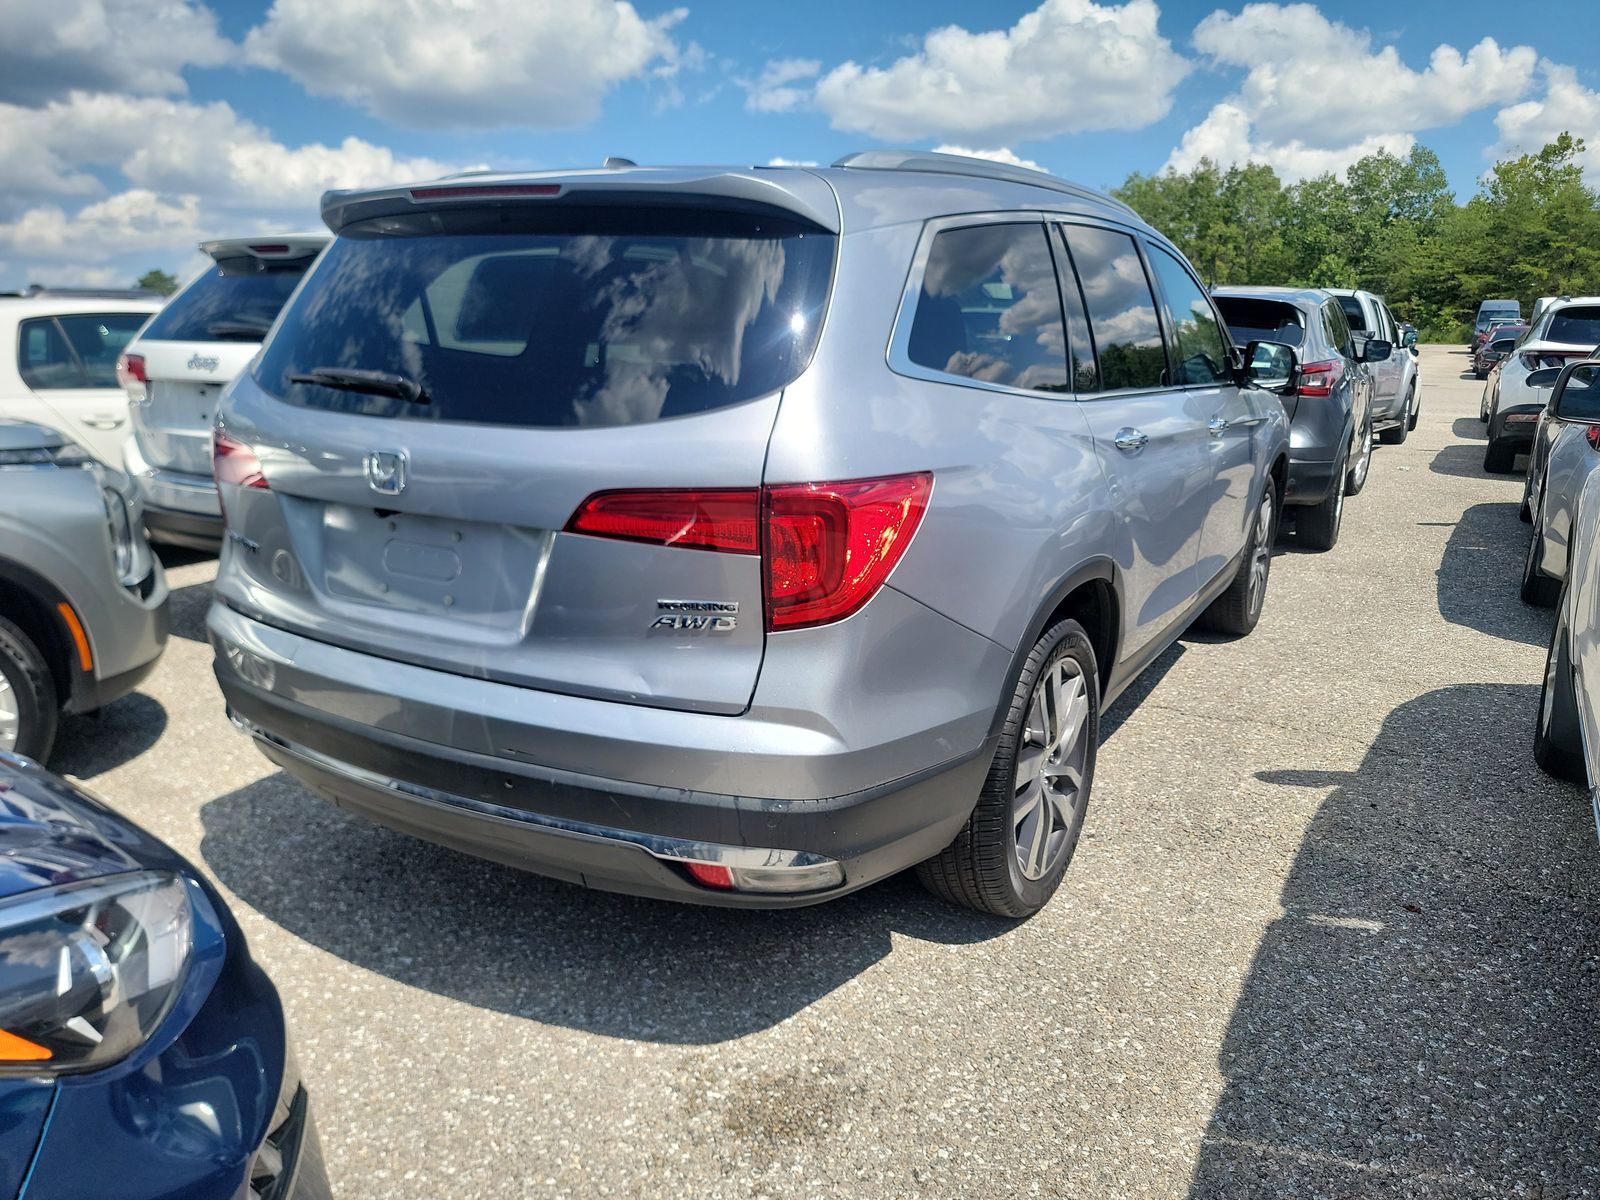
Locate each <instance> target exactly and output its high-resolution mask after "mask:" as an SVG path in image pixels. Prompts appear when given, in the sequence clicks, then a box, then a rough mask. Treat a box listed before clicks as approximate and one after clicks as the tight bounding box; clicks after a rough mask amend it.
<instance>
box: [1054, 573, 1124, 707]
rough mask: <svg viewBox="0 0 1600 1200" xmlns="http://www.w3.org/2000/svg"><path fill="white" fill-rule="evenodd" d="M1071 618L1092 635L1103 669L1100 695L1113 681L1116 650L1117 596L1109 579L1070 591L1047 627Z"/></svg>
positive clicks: (1090, 639) (1095, 651) (1101, 668)
mask: <svg viewBox="0 0 1600 1200" xmlns="http://www.w3.org/2000/svg"><path fill="white" fill-rule="evenodd" d="M1067 617H1071V618H1072V619H1073V620H1074V621H1076V622H1077V623H1078V624H1079V625H1082V626H1083V628H1084V630H1085V631H1086V632H1087V633H1088V634H1089V643H1090V645H1092V646H1093V647H1094V660H1095V662H1096V663H1097V664H1098V665H1099V667H1100V692H1101V694H1102V695H1104V694H1105V689H1106V685H1107V684H1109V683H1110V682H1111V664H1112V663H1113V662H1114V661H1115V659H1116V651H1117V637H1118V632H1119V631H1118V629H1117V594H1116V591H1115V589H1114V588H1112V586H1111V581H1110V580H1109V579H1091V580H1089V581H1088V582H1087V583H1083V584H1080V585H1079V586H1078V587H1077V588H1075V589H1073V590H1072V591H1071V592H1069V593H1068V594H1067V595H1066V596H1065V597H1064V598H1063V599H1062V601H1061V603H1060V604H1058V605H1056V607H1055V610H1054V611H1053V612H1051V614H1050V616H1049V618H1048V619H1047V620H1046V621H1045V623H1044V627H1045V628H1046V629H1049V628H1050V626H1052V625H1054V624H1055V623H1056V622H1057V621H1060V620H1064V619H1065V618H1067Z"/></svg>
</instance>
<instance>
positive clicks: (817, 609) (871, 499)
mask: <svg viewBox="0 0 1600 1200" xmlns="http://www.w3.org/2000/svg"><path fill="white" fill-rule="evenodd" d="M932 490H933V476H932V475H929V474H927V473H926V472H923V473H919V474H916V475H895V476H891V477H889V478H885V479H863V480H857V481H854V482H850V483H797V484H784V485H781V486H777V487H768V488H766V489H764V491H765V495H764V503H763V505H762V508H763V511H764V516H765V518H766V535H767V538H766V547H765V554H764V556H763V561H762V568H763V570H764V571H765V573H766V592H767V628H769V629H794V628H798V627H800V626H804V625H822V624H825V623H826V622H828V621H839V620H843V619H844V618H845V617H848V616H849V615H850V614H851V613H853V612H856V611H857V610H858V609H860V608H861V606H862V605H863V604H865V603H866V602H867V601H868V600H870V599H872V597H873V596H874V595H875V594H876V593H877V590H878V589H879V588H880V587H882V586H883V583H884V580H886V579H888V578H889V573H890V572H891V571H893V570H894V568H895V564H897V563H898V562H899V561H900V557H901V555H903V554H904V553H905V551H906V547H907V546H909V545H910V544H911V538H912V535H914V534H915V533H916V531H917V526H918V525H919V524H920V523H921V522H922V514H923V512H924V511H925V510H926V509H927V507H928V495H929V493H930V492H931V491H932Z"/></svg>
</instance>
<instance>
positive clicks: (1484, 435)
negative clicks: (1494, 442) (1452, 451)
mask: <svg viewBox="0 0 1600 1200" xmlns="http://www.w3.org/2000/svg"><path fill="white" fill-rule="evenodd" d="M1450 432H1451V434H1452V435H1454V436H1455V437H1458V438H1460V439H1461V440H1462V441H1464V442H1477V443H1479V444H1480V445H1481V444H1482V443H1484V442H1487V441H1488V440H1489V427H1488V426H1487V425H1485V424H1484V423H1483V422H1482V421H1480V420H1478V418H1477V417H1457V418H1456V419H1455V420H1454V421H1452V422H1450Z"/></svg>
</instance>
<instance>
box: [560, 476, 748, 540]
mask: <svg viewBox="0 0 1600 1200" xmlns="http://www.w3.org/2000/svg"><path fill="white" fill-rule="evenodd" d="M760 512H761V493H760V492H759V491H758V490H757V489H755V488H713V489H706V490H693V489H688V488H682V489H679V488H667V489H663V490H661V491H654V492H643V491H641V492H598V493H596V494H595V495H593V496H590V497H589V498H588V499H587V500H585V501H584V502H583V503H582V504H581V505H580V506H579V507H578V511H577V512H575V513H573V514H572V520H570V521H568V522H567V532H568V533H592V534H595V535H596V536H598V537H610V538H621V539H623V540H624V541H629V542H651V543H654V544H656V545H660V546H678V547H682V548H684V549H690V550H724V551H728V552H730V553H733V554H758V553H760V551H761V539H760V531H759V525H760Z"/></svg>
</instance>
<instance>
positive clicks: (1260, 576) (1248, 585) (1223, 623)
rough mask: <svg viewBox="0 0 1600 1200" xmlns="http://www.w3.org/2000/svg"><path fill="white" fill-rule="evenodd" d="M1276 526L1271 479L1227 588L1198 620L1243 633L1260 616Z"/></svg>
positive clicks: (1275, 499)
mask: <svg viewBox="0 0 1600 1200" xmlns="http://www.w3.org/2000/svg"><path fill="white" fill-rule="evenodd" d="M1277 527H1278V490H1277V485H1276V484H1274V483H1273V482H1272V480H1270V479H1269V480H1268V481H1267V486H1266V487H1265V488H1264V489H1263V490H1262V493H1261V501H1260V503H1259V504H1257V505H1256V516H1255V522H1254V524H1253V525H1252V527H1251V530H1250V537H1249V538H1248V539H1247V541H1246V542H1245V548H1244V558H1243V560H1241V561H1240V563H1239V570H1238V572H1237V573H1236V574H1235V575H1234V577H1233V582H1231V583H1230V584H1228V590H1227V591H1225V592H1223V593H1222V595H1220V596H1218V597H1217V598H1216V599H1215V600H1213V601H1212V602H1211V606H1210V607H1209V608H1207V609H1206V610H1205V612H1203V613H1201V614H1200V619H1199V621H1198V622H1197V624H1198V625H1199V626H1200V627H1201V628H1202V629H1210V630H1213V631H1215V632H1217V633H1231V634H1234V635H1235V636H1237V637H1243V636H1244V635H1245V634H1247V633H1249V632H1250V631H1251V630H1252V629H1254V628H1255V627H1256V623H1257V622H1258V621H1260V620H1261V606H1262V605H1263V604H1264V603H1265V602H1266V599H1267V576H1268V575H1270V574H1271V572H1272V538H1273V534H1274V533H1276V532H1277Z"/></svg>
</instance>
